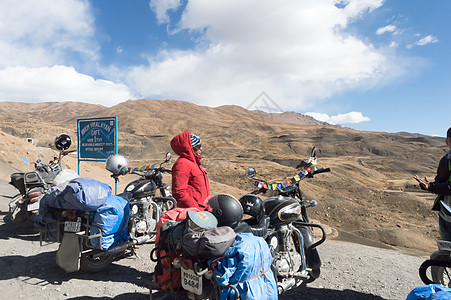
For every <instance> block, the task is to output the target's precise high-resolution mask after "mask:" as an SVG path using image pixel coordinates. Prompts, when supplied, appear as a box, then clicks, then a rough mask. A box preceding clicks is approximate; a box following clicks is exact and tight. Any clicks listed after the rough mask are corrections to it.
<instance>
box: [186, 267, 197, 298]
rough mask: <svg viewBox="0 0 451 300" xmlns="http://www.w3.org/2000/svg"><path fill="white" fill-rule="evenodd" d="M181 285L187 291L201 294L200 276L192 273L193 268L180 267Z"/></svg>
mask: <svg viewBox="0 0 451 300" xmlns="http://www.w3.org/2000/svg"><path fill="white" fill-rule="evenodd" d="M182 287H183V288H184V289H185V290H187V291H188V292H191V293H194V294H196V295H202V276H199V275H196V274H194V271H193V270H186V269H184V268H183V267H182Z"/></svg>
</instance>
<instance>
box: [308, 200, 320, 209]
mask: <svg viewBox="0 0 451 300" xmlns="http://www.w3.org/2000/svg"><path fill="white" fill-rule="evenodd" d="M317 205H318V202H316V200H310V202H309V204H308V205H307V207H316V206H317Z"/></svg>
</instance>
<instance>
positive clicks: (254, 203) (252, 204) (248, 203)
mask: <svg viewBox="0 0 451 300" xmlns="http://www.w3.org/2000/svg"><path fill="white" fill-rule="evenodd" d="M240 203H241V206H242V207H243V211H244V214H245V216H244V217H245V218H246V217H250V218H249V221H248V222H249V223H250V224H251V223H252V224H258V223H259V222H260V220H261V219H262V217H263V215H264V214H265V206H264V205H263V201H262V199H260V197H259V196H257V195H254V194H247V195H244V196H243V197H241V198H240ZM246 215H248V216H246Z"/></svg>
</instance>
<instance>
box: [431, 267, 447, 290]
mask: <svg viewBox="0 0 451 300" xmlns="http://www.w3.org/2000/svg"><path fill="white" fill-rule="evenodd" d="M431 276H432V281H433V282H435V283H438V284H441V285H444V286H447V287H451V267H441V266H431Z"/></svg>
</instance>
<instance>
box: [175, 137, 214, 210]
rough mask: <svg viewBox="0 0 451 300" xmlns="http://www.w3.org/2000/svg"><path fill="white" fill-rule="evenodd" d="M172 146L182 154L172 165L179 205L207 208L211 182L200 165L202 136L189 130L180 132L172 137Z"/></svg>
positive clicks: (178, 153) (176, 197)
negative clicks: (206, 201)
mask: <svg viewBox="0 0 451 300" xmlns="http://www.w3.org/2000/svg"><path fill="white" fill-rule="evenodd" d="M171 148H172V150H173V151H174V152H175V153H176V154H177V155H179V156H180V157H179V158H178V159H177V161H176V162H175V164H174V165H173V166H172V195H173V196H174V198H175V200H176V201H177V207H198V208H206V207H207V205H208V203H205V200H206V199H207V197H208V196H209V195H210V183H209V182H208V177H207V172H205V170H204V169H203V168H202V166H201V165H200V160H201V156H200V154H201V152H202V144H201V140H200V138H199V137H198V136H197V135H195V134H193V133H191V132H189V131H187V132H183V133H180V134H179V135H177V136H175V137H174V138H173V139H172V141H171Z"/></svg>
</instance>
